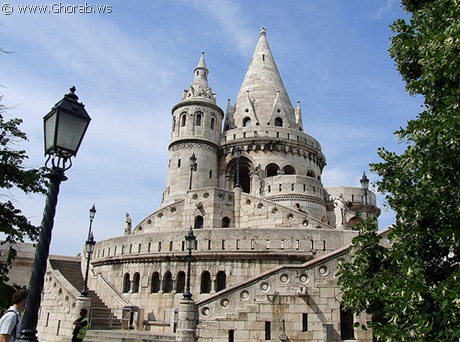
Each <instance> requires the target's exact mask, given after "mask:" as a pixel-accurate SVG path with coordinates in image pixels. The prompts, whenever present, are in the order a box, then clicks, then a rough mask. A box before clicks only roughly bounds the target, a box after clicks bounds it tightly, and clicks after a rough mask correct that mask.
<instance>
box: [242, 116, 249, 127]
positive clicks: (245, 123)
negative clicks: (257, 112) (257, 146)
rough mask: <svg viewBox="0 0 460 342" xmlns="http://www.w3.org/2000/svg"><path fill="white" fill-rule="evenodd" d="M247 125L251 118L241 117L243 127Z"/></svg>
mask: <svg viewBox="0 0 460 342" xmlns="http://www.w3.org/2000/svg"><path fill="white" fill-rule="evenodd" d="M249 126H251V118H249V117H245V118H244V119H243V127H249Z"/></svg>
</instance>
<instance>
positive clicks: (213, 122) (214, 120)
mask: <svg viewBox="0 0 460 342" xmlns="http://www.w3.org/2000/svg"><path fill="white" fill-rule="evenodd" d="M215 125H216V119H214V118H211V129H214V126H215Z"/></svg>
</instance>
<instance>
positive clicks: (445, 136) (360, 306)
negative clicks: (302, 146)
mask: <svg viewBox="0 0 460 342" xmlns="http://www.w3.org/2000/svg"><path fill="white" fill-rule="evenodd" d="M402 4H403V6H404V8H405V10H407V11H408V12H411V18H410V22H407V21H406V20H403V19H399V20H397V21H396V22H394V23H393V25H392V26H391V29H392V31H393V32H394V33H395V35H394V36H393V37H392V39H391V46H390V56H391V57H392V58H393V59H394V60H395V62H396V65H397V68H398V71H399V72H400V73H401V75H402V77H403V80H404V81H405V82H406V89H407V91H408V93H409V94H411V95H421V96H423V99H424V106H423V109H422V112H421V113H419V114H418V115H417V117H416V118H415V119H413V120H410V121H409V122H408V124H407V126H406V128H401V129H399V130H398V131H397V132H396V133H395V134H396V135H397V137H398V138H399V140H400V141H401V142H402V143H403V144H406V149H405V151H404V152H403V153H401V154H400V155H398V154H396V153H394V152H390V151H388V150H386V149H385V148H381V149H379V151H378V153H379V155H380V157H381V158H382V159H383V161H382V162H380V163H377V164H373V165H371V168H372V170H373V171H374V172H376V173H377V174H378V175H379V176H380V177H381V180H380V181H377V182H376V186H377V188H378V190H379V191H381V192H383V193H385V194H386V200H387V202H388V205H389V206H390V207H391V208H392V209H394V211H395V213H396V222H395V224H394V226H393V228H392V231H391V234H390V240H391V242H392V243H393V245H392V248H391V249H387V250H385V249H383V248H381V247H380V246H379V244H378V238H377V236H376V232H375V223H372V222H366V224H365V225H362V226H361V235H360V236H359V237H357V238H356V239H355V240H354V241H353V248H352V256H353V261H352V262H351V263H347V264H344V265H343V269H342V270H341V272H340V274H339V275H340V280H339V285H340V287H341V290H342V291H343V299H344V302H345V305H346V306H347V307H348V308H350V309H352V310H353V311H354V312H356V313H358V312H363V311H367V312H368V313H370V314H372V315H373V317H374V318H377V319H375V320H374V322H371V323H369V325H370V326H372V328H373V330H374V334H375V335H377V336H379V337H380V338H381V339H382V340H384V341H458V340H459V338H460V264H459V262H460V157H459V156H460V2H459V1H458V0H432V1H428V0H403V1H402Z"/></svg>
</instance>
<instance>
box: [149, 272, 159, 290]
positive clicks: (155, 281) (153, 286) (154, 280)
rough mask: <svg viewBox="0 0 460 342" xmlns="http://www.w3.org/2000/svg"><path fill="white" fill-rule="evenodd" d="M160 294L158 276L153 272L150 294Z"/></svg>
mask: <svg viewBox="0 0 460 342" xmlns="http://www.w3.org/2000/svg"><path fill="white" fill-rule="evenodd" d="M158 292H160V274H159V273H158V272H153V274H152V284H151V286H150V293H158Z"/></svg>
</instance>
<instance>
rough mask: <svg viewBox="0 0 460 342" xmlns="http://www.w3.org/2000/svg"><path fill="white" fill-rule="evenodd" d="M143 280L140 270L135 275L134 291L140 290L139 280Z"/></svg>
mask: <svg viewBox="0 0 460 342" xmlns="http://www.w3.org/2000/svg"><path fill="white" fill-rule="evenodd" d="M140 280H141V276H140V274H139V272H136V273H134V276H133V293H138V292H139V282H140Z"/></svg>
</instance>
